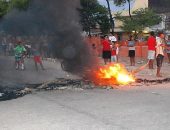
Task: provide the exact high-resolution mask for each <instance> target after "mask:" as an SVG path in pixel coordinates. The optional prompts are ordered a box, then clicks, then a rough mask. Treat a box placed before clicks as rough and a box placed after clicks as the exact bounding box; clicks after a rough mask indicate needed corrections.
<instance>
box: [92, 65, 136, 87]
mask: <svg viewBox="0 0 170 130" xmlns="http://www.w3.org/2000/svg"><path fill="white" fill-rule="evenodd" d="M133 82H135V78H134V76H133V75H132V74H131V73H129V72H128V71H127V70H126V68H125V67H124V66H123V65H121V64H118V63H116V64H109V65H106V66H104V67H100V68H99V71H97V72H96V78H95V83H98V84H101V85H114V84H120V85H127V84H129V83H133Z"/></svg>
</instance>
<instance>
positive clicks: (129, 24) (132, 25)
mask: <svg viewBox="0 0 170 130" xmlns="http://www.w3.org/2000/svg"><path fill="white" fill-rule="evenodd" d="M132 17H133V19H131V18H130V17H125V16H121V13H117V14H116V19H118V20H120V21H122V23H123V25H122V26H121V28H122V29H123V30H124V31H127V32H131V31H138V32H141V31H143V30H144V29H145V28H146V27H151V26H153V25H156V24H159V23H160V22H161V20H162V18H161V17H160V16H158V15H157V14H156V13H154V12H153V10H150V9H148V8H144V9H143V8H141V9H138V10H135V11H133V12H132Z"/></svg>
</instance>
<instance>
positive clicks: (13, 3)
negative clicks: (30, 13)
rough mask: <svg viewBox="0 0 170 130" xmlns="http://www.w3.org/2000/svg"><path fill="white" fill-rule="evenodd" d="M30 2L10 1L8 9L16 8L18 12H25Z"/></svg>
mask: <svg viewBox="0 0 170 130" xmlns="http://www.w3.org/2000/svg"><path fill="white" fill-rule="evenodd" d="M30 2H31V0H11V1H10V2H9V7H10V8H12V9H13V8H17V9H19V10H26V9H27V8H28V6H29V3H30Z"/></svg>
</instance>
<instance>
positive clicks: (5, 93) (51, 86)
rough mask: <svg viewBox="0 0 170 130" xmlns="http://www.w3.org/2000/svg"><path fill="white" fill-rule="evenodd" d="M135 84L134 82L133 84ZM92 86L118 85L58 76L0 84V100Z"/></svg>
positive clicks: (152, 82) (143, 81)
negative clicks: (98, 83)
mask: <svg viewBox="0 0 170 130" xmlns="http://www.w3.org/2000/svg"><path fill="white" fill-rule="evenodd" d="M168 82H170V78H166V79H161V80H147V79H136V83H141V84H161V83H168ZM134 85H135V84H134ZM93 88H103V89H114V88H116V89H117V88H119V87H118V85H112V86H109V85H108V86H96V85H95V84H93V83H92V82H91V81H89V80H82V79H65V78H58V79H55V80H53V81H49V82H45V83H42V84H26V85H23V86H22V87H21V85H18V86H17V85H15V86H12V87H9V86H0V101H6V100H11V99H16V98H19V97H22V96H25V95H26V94H30V93H32V92H33V91H34V92H35V91H42V90H43V91H49V90H65V89H76V90H77V89H78V90H84V89H93Z"/></svg>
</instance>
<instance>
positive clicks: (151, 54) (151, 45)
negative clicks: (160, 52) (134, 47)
mask: <svg viewBox="0 0 170 130" xmlns="http://www.w3.org/2000/svg"><path fill="white" fill-rule="evenodd" d="M147 44H148V60H149V69H153V62H154V59H155V50H156V38H155V34H154V32H150V36H149V38H148V41H147Z"/></svg>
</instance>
